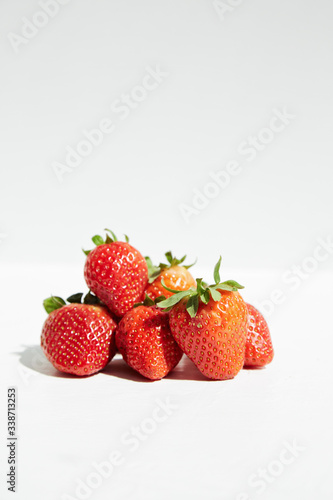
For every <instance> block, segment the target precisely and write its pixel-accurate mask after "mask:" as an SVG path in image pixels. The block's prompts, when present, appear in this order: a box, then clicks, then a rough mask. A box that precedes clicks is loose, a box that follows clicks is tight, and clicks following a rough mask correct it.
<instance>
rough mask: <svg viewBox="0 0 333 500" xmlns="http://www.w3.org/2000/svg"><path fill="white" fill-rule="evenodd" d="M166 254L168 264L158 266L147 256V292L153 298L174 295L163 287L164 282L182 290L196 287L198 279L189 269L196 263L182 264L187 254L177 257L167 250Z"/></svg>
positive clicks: (170, 286) (172, 287)
mask: <svg viewBox="0 0 333 500" xmlns="http://www.w3.org/2000/svg"><path fill="white" fill-rule="evenodd" d="M165 256H166V258H167V261H168V264H163V263H161V264H160V265H159V266H158V267H155V266H153V265H152V262H151V260H150V258H149V257H146V261H147V265H148V271H149V285H148V286H147V288H146V294H147V295H148V297H150V298H151V299H152V300H155V299H156V298H157V297H161V296H162V295H163V296H164V297H165V298H168V297H171V295H173V292H171V291H170V290H167V289H166V288H164V287H163V285H162V282H164V284H165V285H166V286H167V287H168V288H170V289H173V290H177V291H181V292H182V291H183V290H188V289H189V288H191V286H193V287H196V281H195V279H194V278H193V276H192V274H191V273H190V272H189V270H188V269H189V268H190V267H192V266H193V265H194V264H191V265H187V266H184V265H181V264H182V263H183V262H184V260H185V259H186V255H184V257H182V258H181V259H176V257H173V255H172V253H171V252H166V253H165Z"/></svg>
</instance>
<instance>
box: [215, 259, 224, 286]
mask: <svg viewBox="0 0 333 500" xmlns="http://www.w3.org/2000/svg"><path fill="white" fill-rule="evenodd" d="M221 260H222V257H220V258H219V260H218V261H217V263H216V266H215V267H214V281H215V283H216V284H217V283H220V266H221Z"/></svg>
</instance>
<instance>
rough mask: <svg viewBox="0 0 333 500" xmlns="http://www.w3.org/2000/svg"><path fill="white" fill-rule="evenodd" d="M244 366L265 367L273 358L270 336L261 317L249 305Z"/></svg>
mask: <svg viewBox="0 0 333 500" xmlns="http://www.w3.org/2000/svg"><path fill="white" fill-rule="evenodd" d="M246 305H247V309H248V312H249V321H248V333H247V340H246V347H245V363H244V366H255V367H259V366H265V365H268V363H270V362H271V361H272V359H273V357H274V350H273V345H272V339H271V335H270V333H269V329H268V325H267V323H266V321H265V318H264V317H263V315H262V314H261V313H260V312H259V311H258V310H257V309H256V308H255V307H253V306H251V305H250V304H246Z"/></svg>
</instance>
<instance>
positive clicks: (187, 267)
mask: <svg viewBox="0 0 333 500" xmlns="http://www.w3.org/2000/svg"><path fill="white" fill-rule="evenodd" d="M197 260H198V259H195V261H194V262H193V264H188V265H187V266H183V267H185V269H190V267H193V266H194V265H195V264H196V263H197Z"/></svg>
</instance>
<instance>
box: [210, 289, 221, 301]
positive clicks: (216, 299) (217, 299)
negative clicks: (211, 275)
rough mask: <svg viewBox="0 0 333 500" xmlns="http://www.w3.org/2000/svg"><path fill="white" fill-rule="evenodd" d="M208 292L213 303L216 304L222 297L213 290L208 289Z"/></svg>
mask: <svg viewBox="0 0 333 500" xmlns="http://www.w3.org/2000/svg"><path fill="white" fill-rule="evenodd" d="M209 291H210V294H211V296H212V299H213V300H215V302H218V301H219V300H220V299H221V297H222V295H221V294H220V292H218V291H217V290H215V288H213V287H210V288H209Z"/></svg>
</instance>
